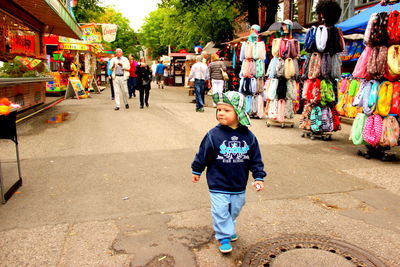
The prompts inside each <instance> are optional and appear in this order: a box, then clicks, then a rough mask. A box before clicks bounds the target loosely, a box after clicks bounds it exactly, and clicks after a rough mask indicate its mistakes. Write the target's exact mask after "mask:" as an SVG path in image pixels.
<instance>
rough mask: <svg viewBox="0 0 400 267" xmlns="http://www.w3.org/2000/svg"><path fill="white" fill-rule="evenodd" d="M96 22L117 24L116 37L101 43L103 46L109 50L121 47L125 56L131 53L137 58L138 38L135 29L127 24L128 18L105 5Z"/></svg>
mask: <svg viewBox="0 0 400 267" xmlns="http://www.w3.org/2000/svg"><path fill="white" fill-rule="evenodd" d="M97 22H98V23H112V24H116V25H118V30H117V38H116V39H115V41H114V42H111V43H103V46H104V47H106V48H107V49H111V50H115V49H117V48H121V49H122V50H123V51H124V54H125V55H126V56H127V55H128V54H132V55H134V56H135V57H136V58H138V56H139V51H140V50H141V47H140V46H139V41H138V38H137V36H136V33H135V31H134V30H133V29H132V28H131V27H130V26H129V20H128V19H127V18H125V17H124V16H123V15H122V13H121V12H118V11H116V10H115V9H114V8H111V7H107V8H106V9H105V10H104V14H103V15H101V16H100V17H98V18H97Z"/></svg>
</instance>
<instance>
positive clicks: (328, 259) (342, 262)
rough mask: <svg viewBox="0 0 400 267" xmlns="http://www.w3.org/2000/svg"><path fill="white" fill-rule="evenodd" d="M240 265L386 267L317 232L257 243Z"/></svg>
mask: <svg viewBox="0 0 400 267" xmlns="http://www.w3.org/2000/svg"><path fill="white" fill-rule="evenodd" d="M242 266H243V267H247V266H263V267H306V266H307V267H308V266H332V267H333V266H335V267H336V266H337V267H351V266H353V267H354V266H356V267H375V266H376V267H385V264H384V263H383V262H382V261H381V260H379V259H378V258H377V257H375V256H374V255H372V254H370V253H368V252H367V251H365V250H362V249H361V248H358V247H356V246H354V245H351V244H349V243H346V242H344V241H340V240H335V239H331V238H329V237H324V236H317V235H291V236H284V237H280V238H276V239H270V240H268V241H265V242H261V243H258V244H256V245H255V246H254V247H252V248H251V249H250V251H249V252H247V254H246V255H245V257H244V260H243V264H242Z"/></svg>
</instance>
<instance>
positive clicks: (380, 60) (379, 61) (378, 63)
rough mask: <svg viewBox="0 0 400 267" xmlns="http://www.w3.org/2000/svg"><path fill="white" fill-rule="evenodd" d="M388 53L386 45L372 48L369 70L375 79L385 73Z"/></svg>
mask: <svg viewBox="0 0 400 267" xmlns="http://www.w3.org/2000/svg"><path fill="white" fill-rule="evenodd" d="M387 55H388V49H387V47H386V46H377V47H374V48H372V53H371V56H370V57H369V59H368V64H367V72H368V73H369V75H370V76H371V77H372V78H373V79H376V80H379V79H380V78H382V76H383V75H384V74H385V67H386V62H387Z"/></svg>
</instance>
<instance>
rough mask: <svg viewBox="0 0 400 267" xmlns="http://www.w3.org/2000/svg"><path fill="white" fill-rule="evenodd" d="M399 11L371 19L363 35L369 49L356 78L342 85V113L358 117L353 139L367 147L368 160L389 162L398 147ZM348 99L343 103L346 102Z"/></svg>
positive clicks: (374, 16)
mask: <svg viewBox="0 0 400 267" xmlns="http://www.w3.org/2000/svg"><path fill="white" fill-rule="evenodd" d="M399 17H400V16H399V12H398V11H397V10H395V11H391V12H390V13H386V12H380V13H374V14H372V15H371V17H370V19H369V22H368V26H367V30H366V32H365V35H364V44H365V45H366V47H365V49H364V51H363V53H362V54H361V56H360V59H359V60H358V62H357V64H356V67H355V69H354V72H353V74H352V75H353V77H348V78H344V79H343V80H341V81H340V83H341V84H342V86H341V87H342V88H343V92H346V91H348V93H347V94H345V95H346V96H344V97H343V99H341V100H340V101H339V103H338V110H340V111H339V112H341V113H343V114H344V115H346V116H348V117H355V119H354V122H353V126H352V129H351V135H350V139H351V140H352V141H353V143H354V144H355V145H365V146H366V151H365V152H364V151H361V150H359V151H358V154H359V155H362V156H365V157H366V158H371V157H376V158H380V159H382V160H388V159H389V158H392V157H394V155H393V154H389V153H388V152H386V151H388V150H390V149H391V148H392V147H395V146H398V145H399V115H400V81H399V78H400V29H399V27H398V25H399V23H400V19H399ZM346 97H347V98H348V99H347V100H344V98H346Z"/></svg>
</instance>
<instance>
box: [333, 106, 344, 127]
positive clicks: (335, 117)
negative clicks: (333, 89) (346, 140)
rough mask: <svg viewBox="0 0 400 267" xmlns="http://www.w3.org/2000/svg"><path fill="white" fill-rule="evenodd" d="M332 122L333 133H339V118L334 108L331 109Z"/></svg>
mask: <svg viewBox="0 0 400 267" xmlns="http://www.w3.org/2000/svg"><path fill="white" fill-rule="evenodd" d="M331 112H332V120H333V131H335V132H336V131H339V130H340V129H341V128H342V127H341V126H340V117H339V113H338V111H337V109H336V107H332V108H331Z"/></svg>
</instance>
